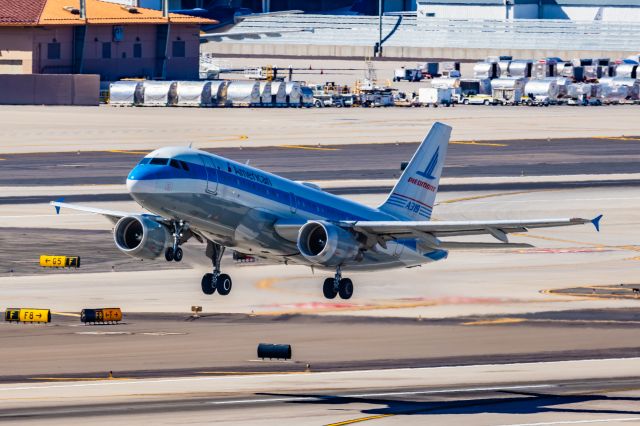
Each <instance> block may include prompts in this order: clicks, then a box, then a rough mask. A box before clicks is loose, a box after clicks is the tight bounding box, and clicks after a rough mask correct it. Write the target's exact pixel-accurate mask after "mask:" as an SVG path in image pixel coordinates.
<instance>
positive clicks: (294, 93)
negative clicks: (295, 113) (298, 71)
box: [285, 81, 302, 108]
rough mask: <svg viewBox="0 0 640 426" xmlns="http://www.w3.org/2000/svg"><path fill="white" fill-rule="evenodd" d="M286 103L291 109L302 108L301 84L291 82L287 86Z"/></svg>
mask: <svg viewBox="0 0 640 426" xmlns="http://www.w3.org/2000/svg"><path fill="white" fill-rule="evenodd" d="M285 93H286V101H287V105H288V106H290V107H296V108H297V107H301V106H302V92H301V90H300V83H297V82H295V81H290V82H288V83H286V85H285Z"/></svg>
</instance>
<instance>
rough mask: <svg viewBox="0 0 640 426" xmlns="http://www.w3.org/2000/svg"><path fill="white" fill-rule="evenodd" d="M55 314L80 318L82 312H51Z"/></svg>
mask: <svg viewBox="0 0 640 426" xmlns="http://www.w3.org/2000/svg"><path fill="white" fill-rule="evenodd" d="M51 313H52V314H53V315H60V316H62V317H73V318H80V314H74V313H73V312H51Z"/></svg>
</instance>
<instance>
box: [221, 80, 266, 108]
mask: <svg viewBox="0 0 640 426" xmlns="http://www.w3.org/2000/svg"><path fill="white" fill-rule="evenodd" d="M259 105H260V83H259V82H257V81H232V82H230V83H229V85H228V86H227V97H226V99H225V106H231V107H239V106H259Z"/></svg>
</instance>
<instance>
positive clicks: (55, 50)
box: [47, 42, 60, 59]
mask: <svg viewBox="0 0 640 426" xmlns="http://www.w3.org/2000/svg"><path fill="white" fill-rule="evenodd" d="M47 59H60V43H58V42H54V43H48V44H47Z"/></svg>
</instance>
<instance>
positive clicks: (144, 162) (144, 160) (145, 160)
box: [138, 158, 151, 164]
mask: <svg viewBox="0 0 640 426" xmlns="http://www.w3.org/2000/svg"><path fill="white" fill-rule="evenodd" d="M149 160H151V159H150V158H143V159H142V160H140V162H139V163H138V164H149Z"/></svg>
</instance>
